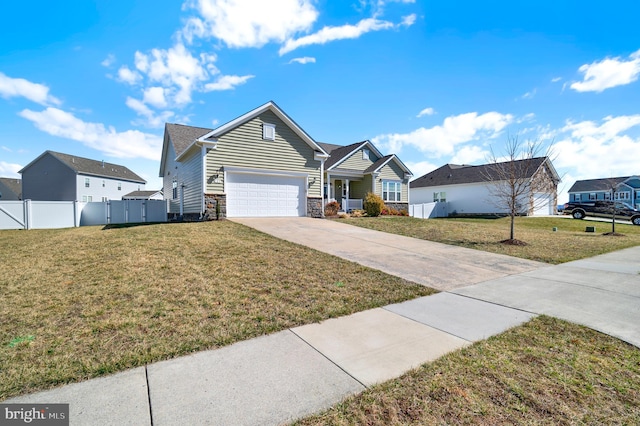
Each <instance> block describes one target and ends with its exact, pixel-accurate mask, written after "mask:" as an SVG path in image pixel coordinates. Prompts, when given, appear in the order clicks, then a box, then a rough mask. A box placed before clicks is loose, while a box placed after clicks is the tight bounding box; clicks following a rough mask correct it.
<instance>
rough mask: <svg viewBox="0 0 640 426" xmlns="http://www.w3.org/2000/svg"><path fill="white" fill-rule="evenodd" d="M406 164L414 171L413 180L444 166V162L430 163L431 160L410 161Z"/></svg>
mask: <svg viewBox="0 0 640 426" xmlns="http://www.w3.org/2000/svg"><path fill="white" fill-rule="evenodd" d="M405 164H406V166H407V167H408V168H409V170H411V173H413V178H412V179H411V180H414V179H417V178H419V177H420V176H423V175H426V174H427V173H429V172H432V171H434V170H435V169H437V168H438V167H440V166H442V164H440V165H435V164H433V163H430V162H429V161H417V162H411V161H408V162H406V163H405Z"/></svg>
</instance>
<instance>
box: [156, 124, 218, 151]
mask: <svg viewBox="0 0 640 426" xmlns="http://www.w3.org/2000/svg"><path fill="white" fill-rule="evenodd" d="M165 126H166V127H165V130H166V132H167V133H168V134H169V139H170V140H171V143H172V144H173V149H174V151H175V152H176V156H180V154H182V153H183V152H184V151H185V150H186V149H187V148H188V147H189V146H190V145H191V144H192V143H193V141H195V140H196V139H198V138H199V137H200V136H204V135H206V134H207V133H209V132H210V131H211V130H213V129H207V128H204V127H193V126H185V125H184V124H172V123H167V124H166V125H165Z"/></svg>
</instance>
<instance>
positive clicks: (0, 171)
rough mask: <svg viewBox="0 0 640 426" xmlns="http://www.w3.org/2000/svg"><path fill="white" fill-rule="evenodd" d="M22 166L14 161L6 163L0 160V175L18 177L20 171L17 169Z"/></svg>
mask: <svg viewBox="0 0 640 426" xmlns="http://www.w3.org/2000/svg"><path fill="white" fill-rule="evenodd" d="M22 167H23V166H21V165H20V164H15V163H7V162H5V161H0V176H2V177H16V178H19V177H20V173H18V170H21V169H22Z"/></svg>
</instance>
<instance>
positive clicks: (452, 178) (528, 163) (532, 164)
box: [410, 157, 547, 188]
mask: <svg viewBox="0 0 640 426" xmlns="http://www.w3.org/2000/svg"><path fill="white" fill-rule="evenodd" d="M546 159H547V157H536V158H532V159H530V160H517V161H515V162H514V164H515V165H516V167H517V168H518V170H519V171H520V175H519V176H518V177H519V178H530V177H532V176H533V174H534V173H535V172H536V171H537V170H538V169H539V168H540V166H541V165H542V164H543V163H544V162H545V160H546ZM497 164H505V163H497ZM495 167H496V164H482V165H480V166H467V165H458V164H445V165H444V166H442V167H440V168H438V169H436V170H434V171H432V172H430V173H427V174H426V175H423V176H420V177H419V178H418V179H416V180H414V181H413V182H411V183H410V187H411V188H424V187H429V186H442V185H459V184H465V183H478V182H485V181H486V180H487V176H495Z"/></svg>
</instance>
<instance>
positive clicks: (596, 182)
mask: <svg viewBox="0 0 640 426" xmlns="http://www.w3.org/2000/svg"><path fill="white" fill-rule="evenodd" d="M629 177H630V176H627V177H615V178H605V179H587V180H577V181H576V183H574V184H573V186H571V189H569V191H568V192H589V191H608V190H610V189H611V183H610V182H614V183H615V185H618V184H619V183H620V182H624V181H625V180H627V179H629Z"/></svg>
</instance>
